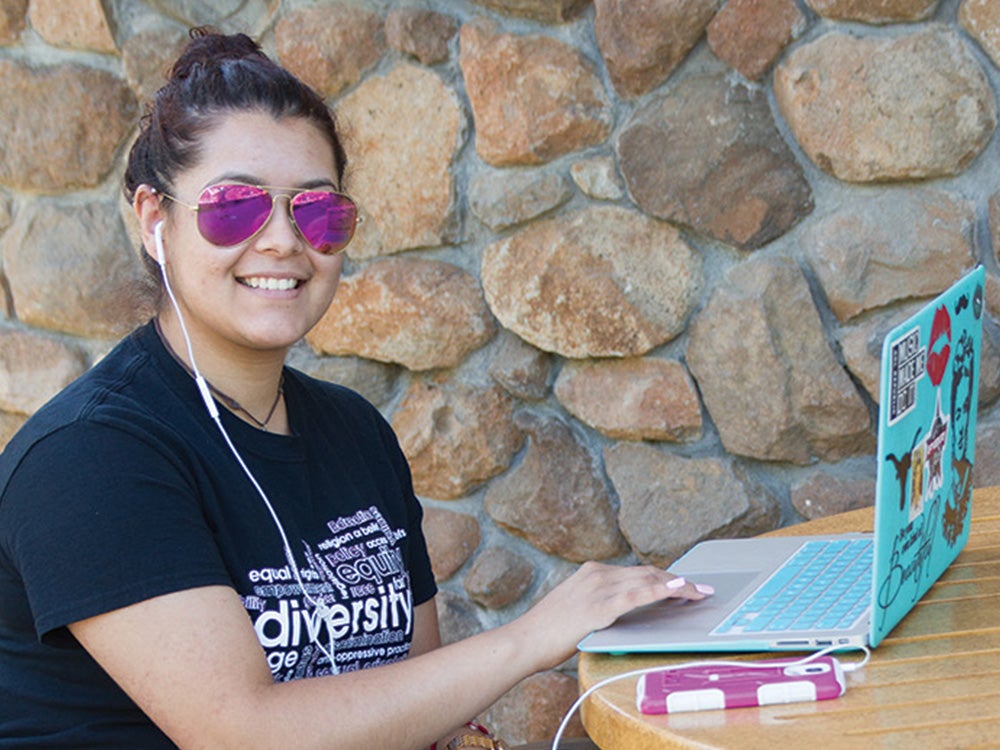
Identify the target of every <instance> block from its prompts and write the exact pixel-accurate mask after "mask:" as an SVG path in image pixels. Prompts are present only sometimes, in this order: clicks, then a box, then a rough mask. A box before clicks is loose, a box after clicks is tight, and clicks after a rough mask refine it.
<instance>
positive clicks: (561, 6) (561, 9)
mask: <svg viewBox="0 0 1000 750" xmlns="http://www.w3.org/2000/svg"><path fill="white" fill-rule="evenodd" d="M473 2H474V3H476V4H477V5H481V6H483V7H484V8H489V9H490V10H495V11H497V12H499V13H506V14H507V15H508V16H516V17H518V18H529V19H531V20H533V21H541V22H543V23H563V22H565V21H569V20H572V19H573V18H575V17H576V15H577V14H578V13H579V11H580V9H581V8H583V7H585V6H586V5H587V2H588V0H473Z"/></svg>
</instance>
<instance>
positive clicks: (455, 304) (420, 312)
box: [306, 258, 496, 370]
mask: <svg viewBox="0 0 1000 750" xmlns="http://www.w3.org/2000/svg"><path fill="white" fill-rule="evenodd" d="M495 331H496V323H495V322H494V320H493V318H492V316H491V315H490V312H489V310H488V309H487V307H486V304H485V302H484V301H483V294H482V289H481V288H480V286H479V283H478V282H477V281H476V279H475V278H474V277H473V276H472V275H471V274H469V273H467V272H466V271H463V270H462V269H461V268H459V267H457V266H453V265H451V264H450V263H444V262H442V261H436V260H425V259H422V258H386V259H383V260H379V261H375V262H373V263H371V264H370V265H368V266H366V267H364V268H363V269H361V270H360V271H359V272H358V273H355V274H351V275H350V276H345V277H344V278H343V279H341V281H340V287H339V288H338V289H337V294H336V296H335V297H334V299H333V304H331V305H330V307H329V309H328V310H327V311H326V314H325V315H324V316H323V318H322V319H321V320H320V322H319V323H317V324H316V326H315V327H314V328H313V329H312V330H311V331H310V332H309V333H308V335H307V336H306V340H307V341H308V342H309V343H310V345H312V347H313V348H314V349H315V350H316V351H318V352H321V353H324V354H337V355H356V356H360V357H367V358H369V359H375V360H378V361H380V362H396V363H398V364H401V365H403V366H404V367H407V368H409V369H411V370H431V369H435V368H442V367H455V366H456V365H458V364H459V363H460V362H461V361H462V360H463V359H464V358H465V357H466V356H467V355H468V354H469V353H470V352H472V351H473V350H475V349H477V348H478V347H480V346H482V345H483V344H485V343H486V342H487V341H489V340H490V338H492V337H493V334H494V333H495Z"/></svg>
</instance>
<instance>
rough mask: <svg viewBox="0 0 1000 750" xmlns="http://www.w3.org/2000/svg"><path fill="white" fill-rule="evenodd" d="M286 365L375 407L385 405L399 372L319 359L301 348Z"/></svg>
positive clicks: (353, 360)
mask: <svg viewBox="0 0 1000 750" xmlns="http://www.w3.org/2000/svg"><path fill="white" fill-rule="evenodd" d="M286 362H287V363H288V364H289V365H291V366H292V367H295V368H296V369H298V370H301V371H302V372H304V373H305V374H306V375H311V376H312V377H314V378H319V379H320V380H328V381H330V382H331V383H337V384H338V385H342V386H344V387H345V388H350V389H351V390H352V391H357V392H358V393H360V394H361V395H362V396H364V397H365V398H366V399H367V400H368V401H370V402H371V403H373V404H375V405H376V406H383V405H385V404H386V403H387V402H388V401H389V400H390V399H391V398H392V396H393V395H394V393H395V388H396V381H397V380H398V374H399V368H398V367H395V366H394V365H387V364H384V363H382V362H375V361H373V360H370V359H362V358H360V357H321V356H317V355H316V354H315V353H314V352H313V351H312V350H311V349H310V348H309V347H308V346H306V345H304V344H301V343H300V345H298V346H296V347H295V348H294V349H292V350H291V351H290V352H289V354H288V357H287V358H286Z"/></svg>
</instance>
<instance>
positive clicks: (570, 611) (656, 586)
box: [512, 562, 714, 669]
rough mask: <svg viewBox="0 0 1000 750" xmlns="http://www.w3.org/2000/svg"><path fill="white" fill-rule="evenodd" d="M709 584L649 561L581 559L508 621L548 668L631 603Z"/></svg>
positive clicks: (691, 595) (682, 594) (701, 592)
mask: <svg viewBox="0 0 1000 750" xmlns="http://www.w3.org/2000/svg"><path fill="white" fill-rule="evenodd" d="M712 593H714V590H713V589H712V587H711V586H706V585H703V584H695V583H691V582H689V581H685V580H684V579H683V578H678V577H676V576H674V575H672V574H670V573H668V572H666V571H664V570H661V569H660V568H657V567H655V566H652V565H641V566H621V565H607V564H603V563H597V562H587V563H584V564H583V565H581V566H580V568H579V569H578V570H577V571H576V572H575V573H573V575H571V576H570V577H569V578H567V579H566V580H565V581H563V582H562V583H560V584H559V585H558V586H556V587H555V588H554V589H553V590H552V591H550V592H549V593H548V594H547V595H546V596H545V597H544V598H543V599H542V600H541V601H540V602H538V604H536V605H535V606H534V607H533V608H532V609H531V610H529V611H528V612H527V613H525V614H524V615H522V616H521V617H520V618H518V619H517V620H515V621H514V622H513V623H512V625H516V626H519V627H524V628H525V631H526V632H525V636H524V637H525V644H526V646H528V647H531V648H537V649H539V651H538V658H539V660H540V661H541V662H542V663H543V664H544V666H543V667H542V668H543V669H545V668H553V667H555V666H557V665H558V664H560V663H562V662H563V661H565V660H566V659H568V658H569V657H570V656H572V655H573V652H574V650H575V647H576V644H577V643H579V641H580V640H581V639H583V638H584V637H585V636H586V635H587V634H589V633H590V632H591V631H593V630H597V629H599V628H603V627H607V626H608V625H610V624H611V623H613V622H614V621H615V620H617V619H618V618H619V617H620V616H621V615H623V614H625V613H626V612H629V611H631V610H633V609H635V608H636V607H642V606H644V605H647V604H653V603H654V602H658V601H661V600H663V599H669V598H679V599H690V600H698V599H704V598H705V597H706V596H710V595H711V594H712Z"/></svg>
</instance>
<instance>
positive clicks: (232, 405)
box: [153, 318, 285, 432]
mask: <svg viewBox="0 0 1000 750" xmlns="http://www.w3.org/2000/svg"><path fill="white" fill-rule="evenodd" d="M153 328H155V329H156V335H157V336H159V337H160V341H161V342H162V343H163V346H164V348H165V349H166V350H167V352H168V353H169V354H170V356H171V357H173V358H174V361H175V362H177V364H179V365H180V366H181V367H183V368H184V370H185V371H186V372H187V374H188V375H190V376H191V377H194V371H193V370H192V369H191V368H190V367H189V366H188V363H187V362H185V361H184V360H183V359H181V358H180V357H178V356H177V352H175V351H174V348H173V347H172V346H171V345H170V342H169V341H167V337H166V336H164V335H163V329H162V328H161V327H160V319H159V318H153ZM205 383H206V384H207V385H208V390H210V391H211V392H212V395H213V396H215V397H216V398H217V399H219V401H221V402H222V403H223V404H225V405H226V407H227V408H228V409H229V410H230V411H234V412H240V413H241V414H245V415H246V416H247V417H249V418H250V421H251V422H253V423H254V424H255V425H256V426H257V427H258V428H259V429H261V430H263V431H264V432H267V423H268V422H270V421H271V417H273V416H274V412H275V411H276V410H277V408H278V403H279V402H280V401H281V397H282V396H283V395H284V393H285V373H283V372H282V373H281V378H280V379H279V380H278V392H277V393H276V394H275V396H274V403H272V404H271V408H270V410H269V411H268V412H267V416H266V417H264V419H263V420H260V419H257V417H255V416H254V415H253V414H251V413H250V412H249V411H247V410H246V408H245V407H244V406H243V405H242V404H241V403H240V402H239V401H237V400H236V399H235V398H233V397H232V396H229V395H227V394H225V393H223V392H222V391H220V390H219V389H218V388H216V387H215V386H214V385H212V384H211V383H209V382H208V381H207V380H206V381H205Z"/></svg>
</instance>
